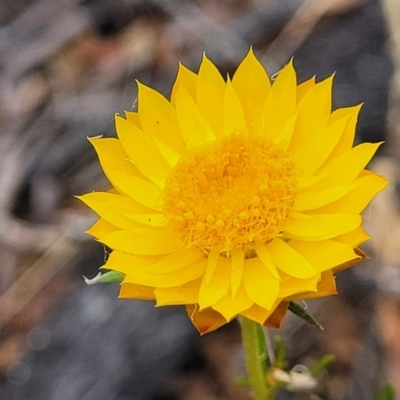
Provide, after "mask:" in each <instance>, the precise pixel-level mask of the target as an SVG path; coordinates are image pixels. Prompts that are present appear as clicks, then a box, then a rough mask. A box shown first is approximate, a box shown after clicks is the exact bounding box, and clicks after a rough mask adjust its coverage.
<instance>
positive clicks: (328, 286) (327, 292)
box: [286, 271, 337, 301]
mask: <svg viewBox="0 0 400 400" xmlns="http://www.w3.org/2000/svg"><path fill="white" fill-rule="evenodd" d="M334 294H337V289H336V280H335V277H334V275H333V273H332V271H326V272H324V273H323V274H322V275H321V279H320V280H319V282H318V284H317V290H316V291H311V292H303V293H297V294H295V295H293V296H289V297H287V298H286V300H288V301H297V300H308V299H318V298H320V297H326V296H332V295H334Z"/></svg>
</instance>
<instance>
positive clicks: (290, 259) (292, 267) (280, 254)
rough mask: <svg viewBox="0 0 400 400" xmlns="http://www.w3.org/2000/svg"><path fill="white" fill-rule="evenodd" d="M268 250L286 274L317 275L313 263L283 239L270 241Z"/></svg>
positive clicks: (297, 276) (310, 276)
mask: <svg viewBox="0 0 400 400" xmlns="http://www.w3.org/2000/svg"><path fill="white" fill-rule="evenodd" d="M267 250H268V252H269V254H270V255H271V257H272V260H273V261H274V263H275V265H276V266H277V267H278V269H280V270H281V271H283V272H285V273H286V274H288V275H290V276H294V277H295V278H300V279H307V278H312V277H314V276H316V275H317V272H316V271H315V269H314V268H313V267H312V266H311V264H310V263H309V262H308V261H307V260H306V259H305V258H304V257H303V256H302V255H301V254H299V253H298V252H297V251H296V250H295V249H293V248H292V247H291V246H290V245H289V244H287V243H285V242H284V241H283V240H280V239H274V240H272V241H271V242H270V243H268V245H267Z"/></svg>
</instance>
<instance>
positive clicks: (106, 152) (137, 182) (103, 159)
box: [90, 138, 162, 211]
mask: <svg viewBox="0 0 400 400" xmlns="http://www.w3.org/2000/svg"><path fill="white" fill-rule="evenodd" d="M90 142H91V143H92V145H93V147H94V148H95V150H96V152H97V155H98V157H99V159H100V164H101V167H102V168H103V171H104V173H105V174H106V176H107V178H108V179H109V181H110V182H111V183H112V185H113V186H114V187H115V188H117V189H118V191H119V192H121V193H123V194H125V195H127V196H128V197H130V198H131V199H133V200H135V201H137V202H138V203H140V204H142V205H145V206H146V207H148V208H151V209H152V210H157V211H161V208H162V190H161V189H160V188H159V187H157V186H156V185H154V184H153V183H150V182H148V181H146V180H144V179H142V178H141V176H142V175H141V174H140V172H139V171H138V170H137V168H136V166H135V165H134V164H133V162H132V161H131V160H130V159H129V158H128V155H127V154H126V153H125V152H124V150H123V149H122V146H121V144H120V141H119V140H117V139H98V138H93V139H90Z"/></svg>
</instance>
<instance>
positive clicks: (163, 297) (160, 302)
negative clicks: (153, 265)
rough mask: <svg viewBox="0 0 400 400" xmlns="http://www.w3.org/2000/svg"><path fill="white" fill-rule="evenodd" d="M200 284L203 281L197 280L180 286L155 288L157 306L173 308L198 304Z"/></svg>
mask: <svg viewBox="0 0 400 400" xmlns="http://www.w3.org/2000/svg"><path fill="white" fill-rule="evenodd" d="M200 283H201V279H197V280H195V281H192V282H188V283H185V284H184V285H180V286H175V287H168V288H155V290H154V295H155V297H156V300H157V303H156V305H157V306H173V305H181V304H195V303H197V298H198V293H199V286H200Z"/></svg>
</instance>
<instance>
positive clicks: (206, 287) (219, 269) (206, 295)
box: [198, 256, 230, 310]
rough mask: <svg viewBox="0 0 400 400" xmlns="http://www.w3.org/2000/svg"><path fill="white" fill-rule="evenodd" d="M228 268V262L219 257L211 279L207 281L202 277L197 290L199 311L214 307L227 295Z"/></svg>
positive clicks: (228, 282) (228, 283)
mask: <svg viewBox="0 0 400 400" xmlns="http://www.w3.org/2000/svg"><path fill="white" fill-rule="evenodd" d="M229 268H230V262H229V260H228V259H227V258H226V257H221V256H220V257H218V260H217V265H216V267H215V270H214V273H213V275H212V277H211V279H210V280H209V281H208V280H207V279H206V277H203V280H202V282H201V285H200V290H199V301H198V303H199V307H200V310H203V309H204V308H207V307H210V306H212V305H214V304H215V303H217V302H218V301H219V300H220V299H221V298H222V296H224V295H226V294H227V292H228V289H229V286H230V274H229ZM207 269H208V267H207Z"/></svg>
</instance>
